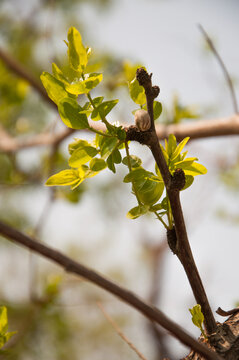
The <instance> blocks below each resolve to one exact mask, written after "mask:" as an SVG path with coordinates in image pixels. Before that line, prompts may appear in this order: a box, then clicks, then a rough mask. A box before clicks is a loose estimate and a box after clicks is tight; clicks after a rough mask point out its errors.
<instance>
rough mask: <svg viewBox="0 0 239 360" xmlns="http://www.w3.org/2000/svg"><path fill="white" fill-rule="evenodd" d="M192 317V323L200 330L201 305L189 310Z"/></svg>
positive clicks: (201, 323)
mask: <svg viewBox="0 0 239 360" xmlns="http://www.w3.org/2000/svg"><path fill="white" fill-rule="evenodd" d="M189 311H190V313H191V315H192V322H193V323H194V325H196V326H197V327H198V328H199V329H201V328H202V325H203V321H204V316H203V313H202V311H201V305H199V304H197V305H195V306H194V307H193V308H192V309H189Z"/></svg>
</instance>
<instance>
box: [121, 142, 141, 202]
mask: <svg viewBox="0 0 239 360" xmlns="http://www.w3.org/2000/svg"><path fill="white" fill-rule="evenodd" d="M125 150H126V156H127V160H128V168H129V172H130V173H131V172H132V166H131V162H130V155H129V145H128V141H125ZM132 189H133V192H134V194H135V197H136V199H137V201H138V204H139V205H142V203H141V201H140V200H139V196H138V193H137V190H136V188H135V186H134V183H133V182H132Z"/></svg>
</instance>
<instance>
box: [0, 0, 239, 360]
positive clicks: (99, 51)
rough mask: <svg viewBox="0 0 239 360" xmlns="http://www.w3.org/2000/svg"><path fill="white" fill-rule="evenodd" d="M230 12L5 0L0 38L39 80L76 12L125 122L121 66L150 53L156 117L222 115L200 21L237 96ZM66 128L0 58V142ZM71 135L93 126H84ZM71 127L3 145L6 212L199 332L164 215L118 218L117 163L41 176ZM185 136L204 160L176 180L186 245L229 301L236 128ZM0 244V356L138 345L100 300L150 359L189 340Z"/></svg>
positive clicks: (224, 106) (225, 102) (235, 28)
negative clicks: (63, 183) (61, 181)
mask: <svg viewBox="0 0 239 360" xmlns="http://www.w3.org/2000/svg"><path fill="white" fill-rule="evenodd" d="M238 13H239V3H238V1H237V0H227V1H225V0H224V1H223V0H211V1H210V2H208V1H206V0H201V1H194V2H192V1H190V0H161V1H160V0H158V1H156V0H147V1H145V0H137V1H136V0H131V1H127V0H121V1H115V0H95V1H93V0H92V1H83V0H82V1H77V0H75V1H72V0H71V1H66V0H58V1H57V0H51V1H43V0H42V1H41V0H34V1H24V0H15V1H14V0H10V1H9V0H8V1H4V0H2V1H1V2H0V46H1V49H2V51H4V53H5V54H8V56H10V57H11V58H13V59H14V60H15V61H16V62H17V63H19V64H21V66H23V67H24V68H25V69H26V71H27V72H28V73H29V74H31V76H32V77H34V78H36V79H37V80H39V76H40V74H41V73H42V71H50V72H51V63H52V62H53V61H54V62H56V63H57V65H58V66H62V65H64V63H65V62H66V46H65V44H64V42H63V40H64V39H66V36H67V30H68V28H69V27H70V26H75V27H76V28H77V29H78V30H79V31H80V32H81V34H82V37H83V42H84V44H85V45H87V46H90V47H92V49H93V59H94V61H95V62H99V63H100V65H101V66H100V69H99V70H100V71H102V72H103V74H104V81H103V83H102V85H101V86H100V87H99V90H97V91H96V93H99V94H100V95H105V96H106V97H107V98H108V99H114V98H118V99H119V100H120V101H119V104H118V105H117V107H116V108H115V109H114V111H113V112H112V115H111V118H110V119H111V120H112V121H120V122H123V123H129V124H130V123H133V115H132V110H133V109H134V108H135V105H134V103H133V102H132V100H131V99H130V97H129V94H128V89H127V82H126V75H125V73H126V70H125V69H126V68H127V66H133V65H135V64H142V65H144V66H146V68H147V69H148V71H149V72H152V73H153V82H154V84H157V85H159V86H160V89H161V92H160V96H159V99H160V101H161V102H162V104H163V114H162V116H161V117H160V119H159V120H158V121H159V122H160V121H162V122H164V123H174V122H180V121H185V122H186V121H197V119H209V118H211V119H217V118H221V117H227V116H230V115H232V114H233V112H234V110H233V106H232V99H231V97H230V92H229V89H228V85H227V82H226V81H225V78H224V76H223V73H222V69H221V68H220V66H219V65H218V62H217V59H216V58H215V56H214V55H213V54H212V52H211V51H210V49H209V48H208V47H207V45H206V42H205V39H204V38H203V36H202V33H201V32H200V31H199V28H198V24H201V25H203V27H204V28H205V29H206V31H207V32H208V34H209V35H210V36H211V38H212V39H213V41H214V44H215V46H216V48H217V50H218V52H219V53H220V55H221V56H222V58H223V60H224V62H225V64H226V66H227V68H228V70H229V72H230V74H231V77H232V80H233V83H234V86H235V90H236V93H237V97H238V99H239V86H238V80H239V69H238V64H239V49H238V46H237V39H238V34H239V22H238ZM39 82H40V80H39ZM185 113H187V116H186V118H185ZM189 117H190V119H188V118H189ZM62 129H64V126H63V124H62V123H61V121H60V118H59V116H58V114H57V112H56V111H55V110H54V109H53V108H52V107H51V106H50V105H49V104H48V103H47V102H46V101H44V99H43V98H42V97H41V96H40V95H39V94H38V93H37V92H36V91H34V89H33V88H32V87H31V86H30V85H29V83H27V82H26V81H25V80H24V79H23V78H21V77H19V76H17V75H16V74H15V73H14V72H13V71H11V70H10V69H9V67H8V66H7V65H6V62H5V61H2V60H1V59H0V142H1V141H3V139H4V136H5V135H6V133H7V134H9V136H11V137H13V138H18V139H21V140H22V141H24V139H29V138H31V137H32V136H35V135H37V134H40V133H44V132H49V133H52V136H53V135H54V134H55V133H57V132H59V131H62ZM74 136H81V137H84V138H86V139H88V138H90V136H89V134H87V133H84V132H81V133H80V134H74ZM72 137H73V136H70V137H69V138H67V139H66V140H65V141H64V142H62V143H61V145H60V147H59V148H57V149H55V151H53V149H52V148H51V147H50V146H38V147H32V148H27V149H22V150H19V151H14V152H4V151H1V152H0V218H1V220H4V221H6V222H8V223H9V224H11V225H13V226H15V227H17V228H18V229H20V230H22V231H24V232H26V233H28V234H30V235H34V236H36V237H37V238H38V239H39V240H40V241H42V242H44V243H46V244H49V245H50V246H53V247H55V248H57V249H59V250H61V251H63V252H64V253H66V254H68V255H69V256H71V257H72V258H74V259H75V260H78V261H80V262H82V263H84V264H86V265H88V266H90V267H93V268H94V269H96V270H97V271H99V272H101V273H103V274H105V275H107V276H108V277H110V278H111V279H112V280H114V281H116V282H118V283H120V284H122V285H123V286H125V287H128V288H129V289H131V290H133V291H135V292H136V293H137V294H139V295H140V296H141V297H142V298H144V299H146V300H147V301H151V302H154V303H155V305H157V306H158V307H159V308H160V309H161V310H163V311H164V312H165V313H166V314H167V315H168V316H169V317H170V318H171V319H173V320H174V321H176V322H177V323H178V324H180V325H181V326H183V327H184V328H185V329H187V330H188V331H189V332H190V333H191V334H193V335H194V336H199V330H198V329H197V328H195V327H194V325H193V324H192V322H191V316H190V313H189V311H188V308H191V307H192V306H194V305H195V302H194V298H193V296H192V292H191V289H190V287H189V285H188V281H187V278H186V276H185V274H184V271H183V270H182V267H181V265H180V264H179V262H178V260H177V258H176V257H175V256H173V254H172V253H171V252H170V251H169V250H168V249H167V246H166V245H165V232H164V229H163V228H162V226H161V224H160V223H159V222H157V221H156V220H155V219H154V218H152V217H146V216H145V217H141V218H139V219H137V220H129V219H127V218H126V213H127V211H128V210H129V209H130V208H131V207H133V206H135V199H134V197H133V195H132V194H131V192H130V186H128V184H124V183H123V182H122V179H123V177H124V176H125V174H126V172H127V169H126V168H125V167H124V166H123V165H120V166H118V167H117V173H116V175H114V174H113V173H112V172H110V171H109V170H107V171H104V172H103V173H102V174H100V175H98V176H97V177H96V178H93V179H90V180H88V181H87V182H86V183H83V184H82V185H81V186H80V187H79V189H76V190H74V191H73V192H72V191H70V190H69V189H67V188H63V189H55V190H54V191H52V190H51V189H49V188H46V187H45V186H44V183H45V181H46V179H47V177H48V176H49V174H50V173H52V172H53V173H54V172H57V171H59V170H60V169H63V168H65V167H66V166H67V158H68V153H67V145H68V143H69V142H70V141H71V140H72ZM130 149H131V153H133V154H137V155H140V156H142V158H143V159H144V165H145V166H148V167H149V168H150V167H153V162H152V159H151V157H150V153H149V152H148V151H147V149H145V148H142V147H141V146H139V145H137V144H131V147H130ZM187 150H189V155H191V156H197V157H198V158H199V160H200V163H202V164H204V165H205V166H206V167H207V168H208V174H207V175H204V176H202V177H198V178H196V180H195V182H194V184H193V186H192V187H191V188H190V189H188V190H187V191H186V192H183V193H182V203H183V209H184V212H185V218H186V222H187V226H188V232H189V238H190V242H191V246H192V249H193V253H194V255H195V260H196V262H197V265H198V267H199V271H200V273H201V276H202V279H203V282H204V284H205V288H206V291H207V294H208V297H209V301H210V303H211V306H212V308H213V310H214V311H215V310H216V309H217V307H218V306H221V307H222V308H225V309H229V308H232V307H234V306H235V304H236V303H237V302H238V301H239V294H238V290H239V288H238V270H239V266H238V250H239V243H238V230H239V227H238V226H239V206H238V200H239V198H238V188H239V182H238V175H239V141H238V138H237V137H236V136H234V137H224V138H211V139H203V140H194V141H192V142H190V144H189V145H188V146H187ZM0 246H1V252H0V262H1V269H2V271H1V273H0V283H1V287H0V301H1V304H3V305H6V306H7V307H8V313H9V326H10V329H11V330H17V331H18V333H17V335H15V336H14V337H13V338H12V340H11V342H9V345H8V347H7V348H6V351H5V352H4V354H3V355H0V358H2V359H3V358H4V359H9V360H10V359H14V360H15V359H16V360H21V359H24V360H28V359H29V360H36V359H43V358H44V359H45V360H47V359H51V360H60V359H64V360H68V359H71V360H78V359H81V360H85V359H92V360H94V359H95V360H101V359H105V358H111V359H122V358H127V359H137V355H136V354H135V353H134V352H133V351H132V350H131V349H130V348H129V346H128V345H127V344H126V343H125V342H123V341H122V339H121V338H120V337H119V336H118V335H117V333H116V331H115V330H114V329H113V328H112V326H111V325H110V323H109V322H108V321H107V320H106V319H105V317H104V315H103V313H102V311H101V310H100V309H99V307H98V305H97V304H98V303H99V302H100V303H101V304H102V306H103V307H104V309H105V311H106V312H107V313H108V314H109V315H110V316H111V317H112V318H113V319H114V320H115V321H116V322H117V324H118V325H119V326H120V328H121V329H122V331H123V332H124V334H125V335H126V336H127V337H128V338H129V339H130V341H132V343H133V344H134V345H135V346H136V347H137V348H138V349H139V350H140V351H141V352H142V353H143V354H144V355H145V357H146V358H147V359H148V360H149V359H162V358H163V357H164V356H167V357H170V358H171V359H178V358H180V357H182V356H184V355H185V354H187V352H188V350H187V349H186V348H184V347H183V346H182V345H181V344H179V342H178V341H176V340H174V339H172V338H171V337H170V336H168V335H167V334H165V333H164V332H163V331H162V329H156V328H154V327H153V326H152V324H150V323H148V321H147V320H146V319H144V318H143V317H142V316H141V315H140V314H138V313H137V312H136V311H135V310H133V309H131V308H129V307H128V306H127V305H125V304H123V303H121V302H120V301H119V300H118V299H116V298H114V297H112V296H111V295H109V294H107V293H105V292H104V291H102V290H100V289H97V288H96V287H95V286H93V285H91V284H89V283H87V282H85V281H84V280H83V279H79V278H76V277H74V276H72V275H69V274H66V273H64V272H63V271H62V270H61V269H60V268H59V267H57V266H55V265H53V264H51V263H49V262H48V261H46V260H43V259H41V258H39V257H37V256H35V255H32V254H30V253H29V252H28V251H26V250H25V249H21V248H19V247H17V246H16V245H13V244H11V243H9V242H8V241H6V240H5V239H3V238H1V242H0ZM216 318H217V320H219V321H222V318H220V317H219V316H218V315H216Z"/></svg>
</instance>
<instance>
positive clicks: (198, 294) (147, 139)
mask: <svg viewBox="0 0 239 360" xmlns="http://www.w3.org/2000/svg"><path fill="white" fill-rule="evenodd" d="M136 78H137V80H138V81H139V84H140V85H141V86H143V87H144V89H145V95H146V99H147V109H148V113H149V115H150V119H151V129H150V130H149V131H148V132H144V133H142V132H139V137H140V140H139V141H140V142H142V143H145V144H146V145H148V146H149V148H150V150H151V152H152V154H153V156H154V159H155V161H156V164H157V166H158V168H159V170H160V172H161V175H162V178H163V181H164V184H165V187H166V190H167V194H168V198H169V201H170V205H171V209H172V214H173V218H174V226H175V231H176V238H175V249H174V250H173V252H174V253H175V254H176V255H177V257H178V258H179V260H180V262H181V263H182V265H183V267H184V270H185V272H186V274H187V277H188V280H189V283H190V285H191V288H192V291H193V294H194V297H195V299H196V301H197V303H198V304H200V305H201V308H202V312H203V314H204V318H205V322H204V323H205V328H206V331H207V333H208V334H209V335H210V334H212V333H214V332H215V330H216V328H217V325H216V321H215V319H214V316H213V313H212V310H211V308H210V305H209V302H208V299H207V295H206V292H205V290H204V287H203V284H202V281H201V278H200V275H199V272H198V270H197V266H196V264H195V262H194V258H193V255H192V251H191V248H190V245H189V241H188V235H187V230H186V226H185V222H184V216H183V212H182V208H181V202H180V196H179V194H180V189H181V188H183V186H184V184H185V178H184V179H182V176H181V175H184V173H183V171H182V170H181V172H180V173H179V178H178V180H179V186H178V188H177V187H175V185H177V181H176V180H177V179H176V177H175V176H174V177H172V176H171V174H170V171H169V168H168V165H167V163H166V161H165V158H164V155H163V152H162V150H161V148H160V145H159V141H158V138H157V135H156V132H155V129H154V117H153V103H154V98H155V91H154V89H155V87H153V86H152V82H151V75H149V74H148V73H147V72H146V70H144V69H143V68H140V69H138V70H137V72H136ZM156 96H157V95H156ZM132 130H133V129H132ZM132 133H133V131H132ZM136 135H137V133H136ZM132 139H133V138H132ZM136 139H137V138H135V139H133V140H136ZM181 180H184V184H183V185H182V184H181V182H182V181H181ZM181 185H182V186H181ZM171 231H172V232H173V231H174V228H173V229H172V230H171ZM169 245H170V244H169Z"/></svg>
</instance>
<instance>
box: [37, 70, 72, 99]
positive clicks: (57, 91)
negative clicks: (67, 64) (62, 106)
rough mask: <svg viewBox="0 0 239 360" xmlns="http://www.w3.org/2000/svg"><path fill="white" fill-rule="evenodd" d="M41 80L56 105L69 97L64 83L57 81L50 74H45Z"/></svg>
mask: <svg viewBox="0 0 239 360" xmlns="http://www.w3.org/2000/svg"><path fill="white" fill-rule="evenodd" d="M40 78H41V81H42V84H43V86H44V88H45V89H46V92H47V94H48V96H49V98H50V99H51V100H52V101H53V102H54V103H55V104H58V103H59V101H60V100H61V99H63V98H66V97H68V96H69V94H68V92H67V91H66V90H65V86H64V83H63V82H62V81H59V80H58V79H56V78H55V77H54V76H53V75H51V74H49V73H48V72H43V73H42V74H41V76H40Z"/></svg>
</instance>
